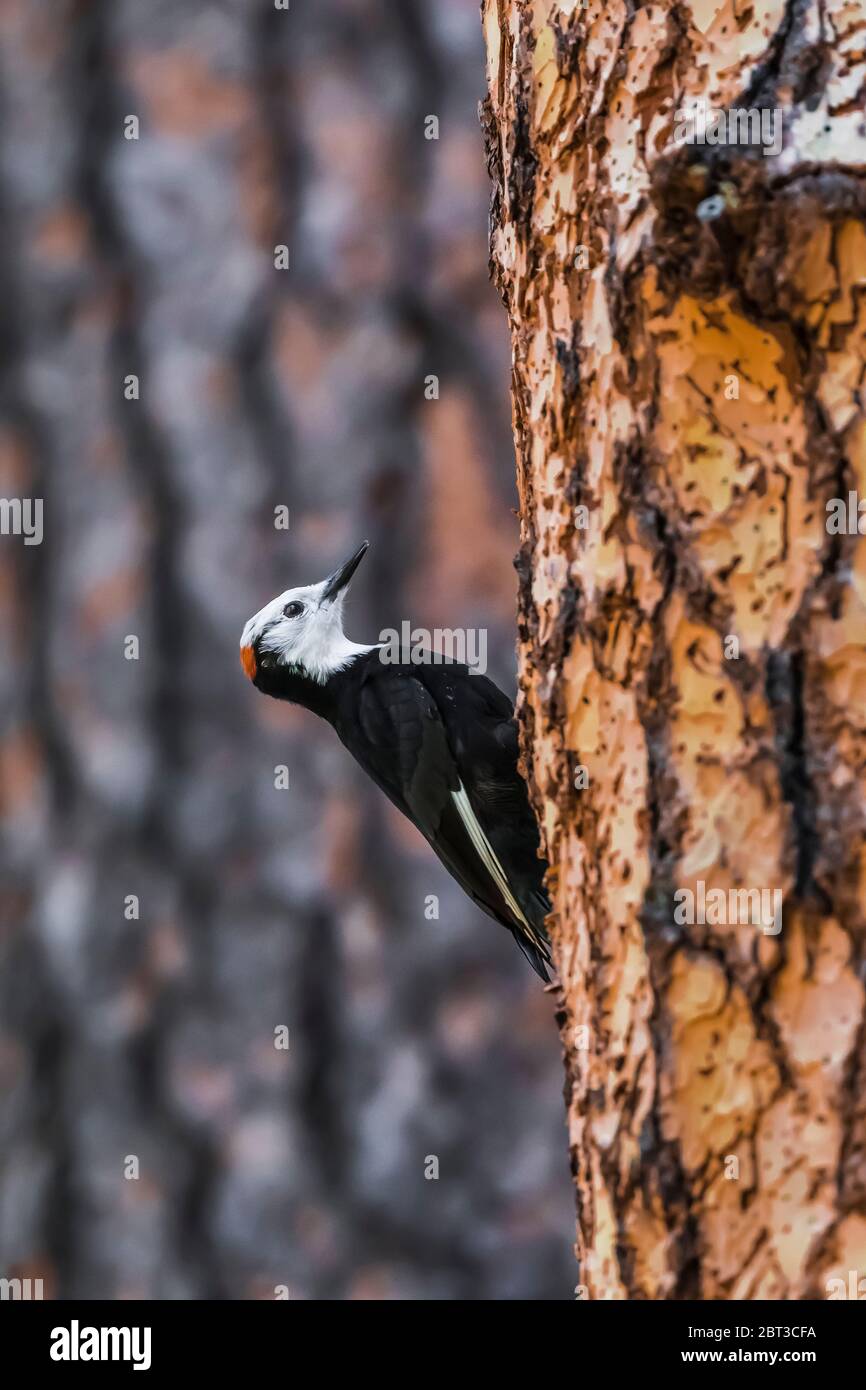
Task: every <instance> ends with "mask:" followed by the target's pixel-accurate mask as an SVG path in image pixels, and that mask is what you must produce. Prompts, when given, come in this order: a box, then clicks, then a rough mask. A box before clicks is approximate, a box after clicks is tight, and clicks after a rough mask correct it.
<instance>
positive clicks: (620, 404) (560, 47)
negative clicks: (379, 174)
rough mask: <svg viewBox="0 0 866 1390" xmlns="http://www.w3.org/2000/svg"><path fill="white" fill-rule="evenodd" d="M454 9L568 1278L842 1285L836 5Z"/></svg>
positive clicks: (851, 252) (709, 1291)
mask: <svg viewBox="0 0 866 1390" xmlns="http://www.w3.org/2000/svg"><path fill="white" fill-rule="evenodd" d="M482 9H483V22H484V30H485V37H486V43H487V53H488V87H489V96H488V99H487V101H486V102H485V103H484V109H483V119H484V125H485V132H486V139H487V152H488V162H489V166H490V171H491V175H492V178H493V182H494V193H493V207H492V226H491V268H492V272H493V276H494V279H495V281H496V283H497V285H498V287H499V289H500V292H501V294H502V297H503V299H504V302H505V305H506V308H507V312H508V316H509V320H510V326H511V334H512V345H513V363H514V366H513V419H514V432H515V438H516V447H517V467H518V482H519V492H520V504H521V517H522V548H521V554H520V562H519V568H520V574H521V579H522V584H521V626H520V639H521V670H522V675H521V696H520V717H521V721H522V738H523V749H524V756H525V763H526V772H527V775H528V779H529V783H530V787H531V793H532V796H533V800H534V804H535V807H536V810H537V812H538V816H539V820H540V822H541V825H542V828H543V835H544V840H545V844H546V849H547V853H548V857H549V860H550V863H551V890H552V897H553V900H554V913H553V918H552V936H553V942H554V950H555V955H556V961H557V964H558V969H559V973H560V978H561V983H562V1007H561V1015H560V1017H561V1028H562V1038H563V1043H564V1047H565V1056H566V1070H567V1084H566V1099H567V1106H568V1123H569V1137H570V1146H571V1156H572V1165H573V1171H574V1176H575V1185H576V1189H577V1207H578V1255H579V1257H580V1260H581V1275H580V1277H581V1280H582V1286H581V1287H582V1289H583V1290H584V1291H585V1294H586V1296H588V1297H590V1298H641V1297H644V1298H655V1299H661V1298H690V1297H692V1298H705V1299H711V1298H714V1299H718V1298H731V1299H749V1298H752V1299H756V1298H773V1299H783V1298H784V1299H797V1298H804V1297H809V1296H811V1297H819V1298H825V1297H828V1296H829V1297H832V1296H841V1295H840V1294H838V1293H837V1290H838V1289H839V1287H840V1286H839V1285H836V1284H833V1283H832V1282H831V1281H832V1280H834V1279H841V1280H843V1281H846V1282H847V1281H848V1277H849V1271H851V1270H854V1271H857V1272H858V1274H859V1275H860V1276H862V1275H863V1274H864V1273H866V1156H864V1147H866V1075H864V1073H866V1043H864V1028H863V1024H864V987H863V978H864V966H866V959H864V922H866V849H864V819H866V794H864V792H866V650H864V646H866V545H864V543H863V540H862V539H860V538H859V536H858V534H857V525H856V518H857V513H856V506H857V503H858V501H859V499H860V498H864V497H866V430H864V419H863V408H862V407H863V390H864V386H863V380H864V375H863V374H864V335H866V293H864V285H866V233H864V208H866V178H864V173H866V160H864V156H866V137H864V116H863V109H862V106H863V91H864V81H866V64H864V55H863V33H864V12H863V9H862V8H858V7H856V6H854V5H850V4H844V3H841V0H830V3H828V4H822V5H821V6H819V5H818V4H817V3H815V2H814V0H806V3H798V2H797V0H794V3H790V4H788V5H787V7H786V6H785V5H783V4H781V3H779V2H778V0H771V4H770V8H769V9H760V10H755V11H753V10H752V9H750V8H743V9H741V10H737V9H735V8H734V7H731V6H729V5H724V6H723V7H722V9H721V10H719V11H717V12H716V14H715V15H714V16H711V17H710V18H707V17H705V16H702V14H701V13H700V12H698V11H697V10H695V11H690V10H688V9H686V10H683V9H682V8H681V7H675V6H672V5H670V4H667V5H665V4H657V5H648V6H646V7H645V8H642V9H637V10H635V9H634V7H633V6H631V5H627V4H622V3H620V0H605V3H604V4H602V3H600V0H598V3H596V0H592V3H590V4H587V5H585V6H580V5H579V4H577V3H574V0H572V2H571V3H569V2H568V0H560V3H552V2H551V0H485V2H484V4H483V7H482ZM701 26H703V27H701ZM696 99H704V100H705V101H706V102H707V103H708V104H709V107H708V109H709V111H710V114H711V115H712V110H713V108H718V110H719V111H720V112H721V113H722V116H721V118H720V119H721V121H722V122H725V121H727V116H726V115H725V114H724V113H726V112H728V111H729V110H730V109H731V108H739V109H743V110H744V111H749V110H750V111H752V112H753V113H754V112H758V113H759V114H758V116H757V118H756V120H758V121H759V120H760V112H761V111H763V112H764V113H765V125H764V127H762V128H761V129H762V130H763V136H762V138H763V146H761V145H758V144H754V145H751V146H749V145H746V144H745V143H744V144H741V145H740V146H739V147H733V146H732V144H731V143H730V138H729V140H728V143H727V144H726V143H718V142H717V143H715V144H713V143H710V142H709V139H707V142H706V143H703V144H699V143H694V142H684V141H683V130H682V127H681V126H680V127H679V130H678V120H679V118H678V116H677V112H678V110H679V109H680V108H683V107H686V106H687V105H688V103H689V101H691V100H696ZM774 111H776V116H775V118H774V117H773V116H772V115H771V114H770V113H772V112H774ZM779 111H781V112H783V113H784V115H783V117H781V119H782V120H783V132H784V133H783V141H782V142H781V143H782V146H783V147H782V148H781V149H780V150H777V152H773V150H774V149H777V143H778V142H777V139H776V137H777V136H778V134H779V126H778V124H776V125H775V126H774V125H773V120H774V119H775V121H776V122H778V121H779V119H780V115H779ZM719 128H721V130H722V131H723V133H724V132H725V131H726V130H727V131H728V132H729V131H730V130H731V128H732V122H728V123H727V125H725V124H722V125H721V126H719V125H717V126H715V127H713V129H715V130H716V131H718V129H719ZM745 128H746V127H745V126H743V127H741V129H745ZM758 128H759V127H758V126H757V125H755V126H754V127H752V129H753V131H754V132H756V131H757V130H758ZM849 494H853V497H851V498H849ZM833 499H842V501H841V502H834V501H833ZM849 504H850V505H849ZM852 507H853V508H854V511H853V512H852V511H851V508H852ZM864 511H866V503H864ZM852 521H853V525H852ZM863 525H864V529H866V516H864V519H863ZM719 890H721V891H719ZM737 890H743V891H742V892H738V891H737ZM761 890H763V892H764V897H763V902H761V897H760V891H761ZM747 894H749V895H750V896H747ZM780 903H781V910H779V911H777V909H778V908H779V904H780ZM761 907H762V908H763V910H760V908H761ZM862 1287H864V1288H866V1285H863V1286H862Z"/></svg>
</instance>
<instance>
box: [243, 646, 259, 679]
mask: <svg viewBox="0 0 866 1390" xmlns="http://www.w3.org/2000/svg"><path fill="white" fill-rule="evenodd" d="M241 665H242V666H243V668H244V670H245V671H246V673H247V675H248V676H249V678H250V680H251V681H254V680H255V678H256V654H255V651H254V649H253V648H252V647H241Z"/></svg>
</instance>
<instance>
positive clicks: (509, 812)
mask: <svg viewBox="0 0 866 1390" xmlns="http://www.w3.org/2000/svg"><path fill="white" fill-rule="evenodd" d="M368 544H369V543H368V542H367V541H364V543H363V545H360V546H359V547H358V549H357V550H356V551H355V553H354V554H353V555H352V556H350V557H349V559H348V560H346V561H345V563H344V564H342V565H340V566H339V568H338V569H336V570H335V571H334V573H333V574H331V575H329V576H328V578H327V579H324V580H322V582H321V583H319V584H310V585H307V586H306V587H305V588H298V589H288V590H287V591H286V592H285V593H283V594H280V595H279V597H278V598H275V599H273V600H272V602H270V603H268V604H266V605H265V607H264V608H262V609H261V610H260V612H258V613H256V614H255V616H254V617H252V618H250V620H249V622H248V623H247V624H246V627H245V628H244V630H243V635H242V636H241V665H242V666H243V669H244V671H245V672H246V674H247V676H248V677H249V679H250V680H251V681H252V682H253V684H254V685H255V686H256V687H257V688H258V689H259V690H261V691H262V692H263V693H264V694H265V695H271V696H274V697H275V698H276V699H278V700H289V701H291V703H293V704H296V705H303V706H304V707H305V708H306V709H308V710H311V711H312V712H313V713H314V714H317V715H319V716H320V717H321V718H322V719H324V720H326V721H327V723H329V724H330V725H331V726H332V727H333V729H334V730H335V732H336V734H337V736H338V738H339V739H340V740H341V742H342V743H343V744H344V745H345V747H346V748H347V749H348V750H349V752H350V753H351V754H352V757H353V758H355V760H356V762H358V763H360V765H361V767H362V768H363V769H364V771H365V772H366V773H367V775H368V776H369V777H371V778H372V780H373V781H374V782H375V783H376V785H377V786H378V787H380V788H381V790H382V791H383V792H384V793H385V795H386V796H387V797H389V798H390V800H391V801H392V802H393V803H394V805H395V806H397V807H398V809H399V810H401V811H402V812H403V814H404V815H405V816H407V817H408V818H409V820H410V821H412V823H413V824H414V825H415V826H417V828H418V829H419V830H420V832H421V834H422V835H423V836H424V838H425V840H427V842H428V843H429V844H430V845H431V847H432V848H433V850H434V851H435V852H436V854H437V855H438V856H439V858H440V859H441V860H442V863H443V864H444V865H445V867H446V869H448V871H449V872H450V873H451V874H452V876H453V877H454V878H455V879H456V880H457V882H458V883H459V884H460V886H461V888H462V889H463V890H464V892H466V893H467V894H468V895H469V897H470V898H471V899H472V900H473V902H475V903H477V905H478V906H479V907H480V908H481V909H482V910H483V911H484V912H486V913H487V914H488V916H490V917H493V918H495V920H496V921H497V922H501V923H502V925H503V926H505V927H507V928H508V930H509V931H510V932H511V934H512V935H513V937H514V939H515V941H516V942H517V944H518V946H519V947H520V949H521V950H522V951H523V954H524V955H525V956H526V957H527V959H528V960H529V961H530V963H531V965H532V966H533V968H534V969H535V970H536V971H537V973H538V974H539V975H540V976H541V978H542V979H543V980H546V979H547V978H548V974H547V969H546V966H547V965H548V964H549V963H550V947H549V944H548V939H547V933H546V931H545V925H544V921H545V917H546V915H547V913H548V912H549V911H550V901H549V899H548V897H547V894H546V893H545V890H544V874H545V870H546V868H547V865H546V864H545V862H544V860H543V859H542V858H541V857H540V854H539V838H538V827H537V825H536V823H535V818H534V816H533V814H532V810H531V809H530V805H529V798H528V795H527V790H526V784H525V782H524V781H523V778H522V777H521V776H520V773H519V772H518V770H517V756H518V748H517V724H516V722H515V719H514V710H513V708H512V705H511V701H510V700H509V699H508V697H507V696H506V695H504V694H503V693H502V691H501V690H499V689H498V687H497V686H496V685H494V684H493V682H492V681H491V680H488V679H487V677H486V676H483V675H478V674H475V673H472V674H470V671H469V668H468V667H467V666H465V665H463V664H461V663H459V662H455V661H447V660H443V659H442V657H441V656H440V655H439V654H436V660H435V661H434V660H433V659H432V658H433V653H432V652H431V653H424V654H423V657H427V656H429V658H430V659H429V660H428V659H421V660H419V659H418V652H417V651H416V649H415V648H414V647H413V649H412V653H411V655H412V658H413V659H412V660H410V659H409V653H407V652H406V651H403V652H400V653H399V655H400V657H401V658H403V657H405V658H406V659H405V660H403V659H401V660H399V661H395V660H394V659H393V656H394V653H393V652H391V653H390V654H387V656H386V648H385V646H384V645H382V644H376V645H371V646H365V645H363V644H362V643H359V642H352V641H350V640H349V638H348V637H347V636H346V635H345V633H344V632H343V603H344V600H345V597H346V593H347V591H348V588H349V584H350V582H351V579H352V576H353V575H354V573H355V571H356V569H357V568H358V566H359V564H360V563H361V560H362V559H363V558H364V555H365V554H366V551H367V549H368Z"/></svg>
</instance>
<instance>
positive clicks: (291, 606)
mask: <svg viewBox="0 0 866 1390" xmlns="http://www.w3.org/2000/svg"><path fill="white" fill-rule="evenodd" d="M303 611H304V605H303V604H302V603H287V604H286V606H285V608H284V609H283V617H284V618H297V617H298V616H299V615H300V614H301V613H303Z"/></svg>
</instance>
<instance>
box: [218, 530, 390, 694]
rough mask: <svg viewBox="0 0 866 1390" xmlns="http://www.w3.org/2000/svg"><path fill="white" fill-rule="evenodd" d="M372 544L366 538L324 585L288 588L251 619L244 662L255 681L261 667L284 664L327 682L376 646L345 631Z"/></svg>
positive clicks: (243, 640)
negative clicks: (348, 603)
mask: <svg viewBox="0 0 866 1390" xmlns="http://www.w3.org/2000/svg"><path fill="white" fill-rule="evenodd" d="M368 545H369V542H368V541H364V543H363V545H361V546H359V547H358V549H357V550H356V551H355V553H354V555H352V556H351V557H350V558H349V559H348V560H347V561H346V562H345V564H342V565H340V567H339V569H336V570H335V571H334V573H333V574H331V575H329V576H328V578H327V579H323V580H322V582H321V584H308V585H307V586H306V587H305V588H300V589H287V590H286V592H285V593H284V594H280V595H279V597H278V598H275V599H272V600H271V602H270V603H267V604H265V606H264V608H262V609H260V610H259V612H258V613H256V614H255V616H254V617H252V618H250V620H249V622H248V623H247V625H246V627H245V628H244V630H243V635H242V636H241V665H242V666H243V668H244V670H245V671H246V673H247V675H248V676H249V678H250V680H253V681H254V680H255V679H256V676H257V674H258V673H259V671H262V672H264V671H265V670H269V669H274V670H276V669H278V668H279V667H281V666H284V667H290V668H291V669H292V670H294V671H297V672H298V673H299V674H300V675H305V676H308V677H309V678H310V679H311V680H314V681H317V682H318V683H319V684H321V685H324V683H325V681H327V679H328V677H329V676H332V675H334V673H335V672H336V671H341V670H343V668H344V667H346V666H348V665H349V663H350V661H352V660H353V659H354V658H355V657H356V656H359V655H361V653H363V652H368V651H370V650H371V648H370V647H365V646H362V645H361V644H360V643H358V642H350V641H349V639H348V637H346V636H345V634H344V633H343V601H344V599H345V597H346V593H347V590H348V588H349V582H350V580H351V578H352V575H353V574H354V573H355V570H356V569H357V568H358V566H359V564H360V563H361V561H362V559H363V558H364V555H365V553H366V551H367V547H368Z"/></svg>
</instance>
